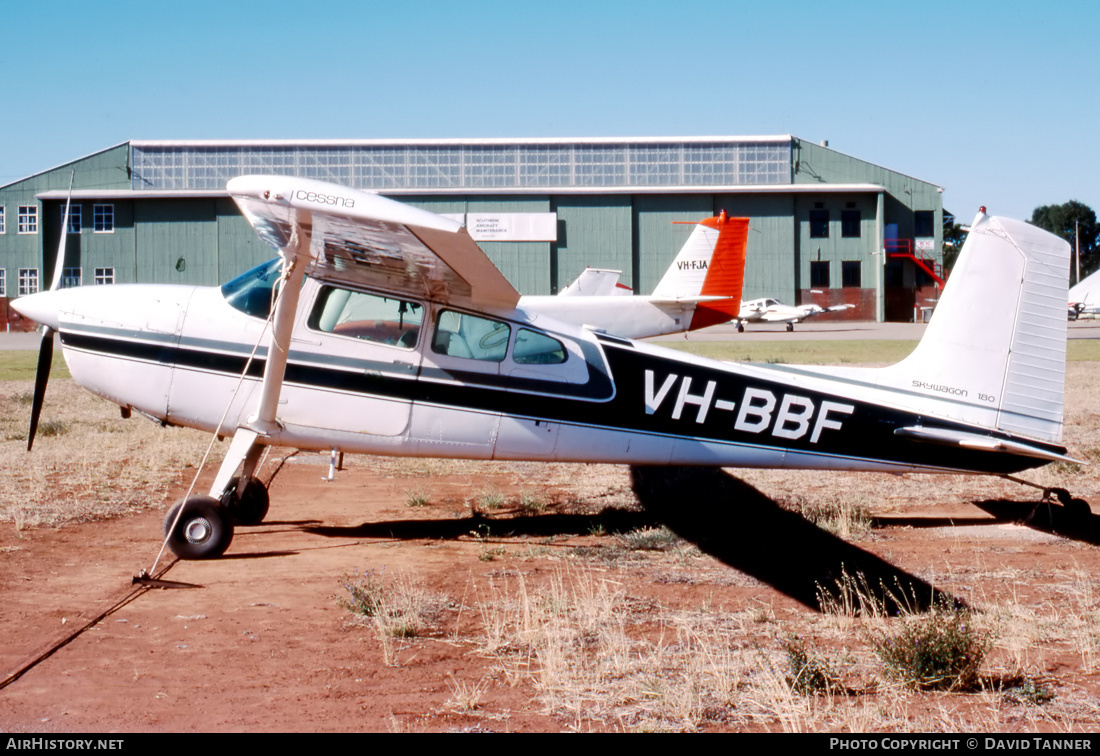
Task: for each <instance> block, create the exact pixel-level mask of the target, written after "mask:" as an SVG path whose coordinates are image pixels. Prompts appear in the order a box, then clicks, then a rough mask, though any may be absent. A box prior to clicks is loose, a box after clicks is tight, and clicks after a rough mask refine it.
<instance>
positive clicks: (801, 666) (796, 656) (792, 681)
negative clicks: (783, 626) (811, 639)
mask: <svg viewBox="0 0 1100 756" xmlns="http://www.w3.org/2000/svg"><path fill="white" fill-rule="evenodd" d="M779 645H780V646H781V647H782V648H783V652H784V653H785V654H786V655H787V684H788V685H790V686H791V690H793V691H794V692H795V693H798V694H799V695H803V696H823V695H828V694H830V693H832V692H834V691H836V690H839V689H840V687H841V686H840V684H839V683H838V682H837V680H836V676H835V675H834V674H833V672H832V670H830V669H829V665H828V664H826V663H825V661H824V660H822V659H821V658H820V657H819V656H818V655H817V654H815V653H813V652H812V651H809V650H808V649H807V648H806V643H805V641H803V640H802V639H801V638H799V637H798V636H796V635H788V636H787V637H786V638H784V639H783V640H781V641H780V643H779Z"/></svg>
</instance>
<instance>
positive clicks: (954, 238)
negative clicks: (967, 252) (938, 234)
mask: <svg viewBox="0 0 1100 756" xmlns="http://www.w3.org/2000/svg"><path fill="white" fill-rule="evenodd" d="M966 232H967V229H965V228H963V227H962V226H960V225H959V224H958V223H956V222H955V216H954V215H952V214H951V213H949V212H948V211H946V210H944V211H943V268H944V270H946V271H950V270H951V269H952V268H954V267H955V261H956V260H958V259H959V252H961V251H962V246H963V242H964V241H966Z"/></svg>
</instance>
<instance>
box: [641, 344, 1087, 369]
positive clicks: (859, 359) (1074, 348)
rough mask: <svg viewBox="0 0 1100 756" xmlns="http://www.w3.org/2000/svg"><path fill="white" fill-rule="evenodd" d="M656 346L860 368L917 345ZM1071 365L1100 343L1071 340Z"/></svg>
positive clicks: (732, 358)
mask: <svg viewBox="0 0 1100 756" xmlns="http://www.w3.org/2000/svg"><path fill="white" fill-rule="evenodd" d="M655 345H656V346H663V347H668V348H670V349H677V350H679V351H681V352H687V353H689V354H695V355H698V356H700V357H709V358H711V359H714V360H723V361H727V362H762V363H773V364H774V363H785V364H789V365H858V364H861V363H885V364H893V363H895V362H900V361H901V360H903V359H905V358H906V357H908V356H909V354H910V353H911V352H912V351H913V350H914V349H915V348H916V346H917V342H916V341H901V340H887V339H857V340H852V341H752V342H743V343H740V344H739V343H737V342H736V341H660V342H655ZM1066 360H1067V361H1069V362H1100V340H1098V339H1069V340H1068V341H1067V342H1066Z"/></svg>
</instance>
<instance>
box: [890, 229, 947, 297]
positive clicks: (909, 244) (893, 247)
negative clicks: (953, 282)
mask: <svg viewBox="0 0 1100 756" xmlns="http://www.w3.org/2000/svg"><path fill="white" fill-rule="evenodd" d="M886 254H887V255H889V256H890V257H894V258H903V259H908V260H912V261H913V262H914V263H916V265H917V267H918V268H920V269H921V270H923V271H924V272H925V273H927V274H928V275H930V276H932V279H933V280H934V281H935V282H936V283H938V284H939V285H940V286H943V285H944V284H945V283H946V282H947V281H946V276H945V275H944V271H943V266H942V265H940V264H939V263H938V262H936V261H935V260H933V259H931V258H927V257H923V258H922V257H917V256H916V255H915V254H913V240H912V239H887V240H886Z"/></svg>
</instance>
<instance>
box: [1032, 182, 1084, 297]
mask: <svg viewBox="0 0 1100 756" xmlns="http://www.w3.org/2000/svg"><path fill="white" fill-rule="evenodd" d="M1031 223H1032V224H1033V225H1035V226H1038V227H1039V228H1042V229H1044V230H1046V231H1050V232H1051V233H1052V234H1054V235H1056V236H1060V237H1062V238H1063V239H1065V240H1066V241H1067V242H1069V245H1070V248H1071V249H1076V247H1077V240H1078V238H1079V239H1080V244H1081V277H1082V278H1084V277H1085V276H1087V275H1088V274H1089V273H1091V272H1092V271H1094V270H1096V269H1097V267H1100V248H1098V246H1097V232H1098V231H1100V227H1098V226H1097V224H1096V213H1094V212H1093V210H1092V208H1091V207H1089V206H1088V205H1086V204H1084V203H1082V202H1078V201H1077V200H1070V201H1069V202H1066V203H1064V204H1061V205H1043V206H1042V207H1037V208H1035V212H1033V213H1032V214H1031ZM1078 235H1079V236H1078ZM1072 278H1073V277H1072V276H1071V280H1072Z"/></svg>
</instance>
